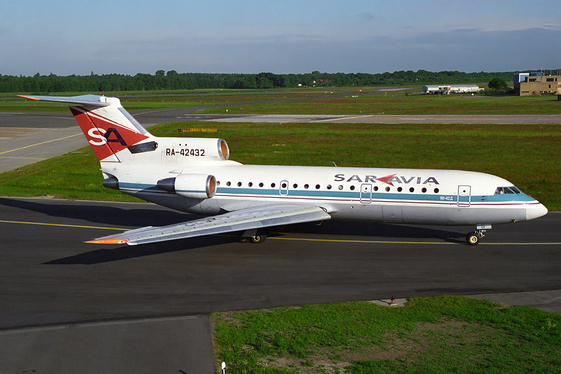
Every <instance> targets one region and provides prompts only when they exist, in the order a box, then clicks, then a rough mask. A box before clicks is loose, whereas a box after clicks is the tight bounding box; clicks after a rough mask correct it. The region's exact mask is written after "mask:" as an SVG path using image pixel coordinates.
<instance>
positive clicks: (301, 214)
mask: <svg viewBox="0 0 561 374" xmlns="http://www.w3.org/2000/svg"><path fill="white" fill-rule="evenodd" d="M330 218H331V216H330V215H329V214H328V213H327V212H325V211H324V210H323V209H322V208H320V207H318V206H305V207H303V206H295V205H291V206H264V207H258V208H251V209H242V210H237V211H234V212H229V213H225V214H222V215H219V216H212V217H206V218H202V219H197V220H194V221H188V222H183V223H179V224H173V225H168V226H162V227H152V226H150V227H144V228H140V229H136V230H131V231H126V232H123V233H121V234H117V235H110V236H104V237H102V238H97V239H95V240H92V241H88V242H87V243H95V244H125V243H126V244H129V245H136V244H147V243H155V242H161V241H166V240H175V239H185V238H192V237H196V236H203V235H213V234H221V233H225V232H235V231H244V230H251V229H259V228H264V227H273V226H280V225H287V224H294V223H304V222H315V221H323V220H327V219H330Z"/></svg>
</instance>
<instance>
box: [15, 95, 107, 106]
mask: <svg viewBox="0 0 561 374" xmlns="http://www.w3.org/2000/svg"><path fill="white" fill-rule="evenodd" d="M18 96H19V97H22V98H24V99H29V100H35V101H53V102H56V103H69V104H78V105H86V106H90V107H104V106H108V105H110V103H109V102H107V100H106V98H105V96H98V95H81V96H25V95H18Z"/></svg>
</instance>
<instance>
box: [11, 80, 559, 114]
mask: <svg viewBox="0 0 561 374" xmlns="http://www.w3.org/2000/svg"><path fill="white" fill-rule="evenodd" d="M380 89H383V88H333V89H329V90H325V89H316V88H300V89H290V90H270V91H256V90H247V91H246V90H193V91H170V92H165V93H162V92H126V93H124V92H116V93H107V95H108V96H111V95H114V96H117V97H119V98H120V99H121V101H122V103H123V105H124V106H125V107H126V108H127V109H128V110H146V109H157V108H173V107H186V106H213V105H220V106H223V105H227V106H228V108H224V107H218V108H211V107H209V108H206V109H204V110H203V111H202V113H224V112H225V111H226V109H228V111H229V113H238V112H239V113H246V114H253V113H261V114H372V113H384V114H560V113H561V103H560V102H559V101H557V97H556V96H554V95H548V96H535V97H534V96H529V97H520V96H513V95H509V96H486V95H475V96H471V95H413V94H412V93H418V92H419V91H420V88H408V87H403V89H402V90H399V91H380ZM74 94H77V93H74ZM59 95H60V96H62V95H73V93H70V94H68V93H53V94H52V96H59ZM14 97H15V94H10V96H9V97H6V98H0V111H4V112H66V111H67V110H68V109H67V107H68V106H67V105H65V104H57V103H47V102H34V101H28V100H23V99H16V98H14Z"/></svg>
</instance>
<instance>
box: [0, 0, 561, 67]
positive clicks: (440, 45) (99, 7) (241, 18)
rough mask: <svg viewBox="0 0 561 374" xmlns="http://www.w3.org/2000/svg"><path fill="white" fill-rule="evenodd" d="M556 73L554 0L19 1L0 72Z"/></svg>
mask: <svg viewBox="0 0 561 374" xmlns="http://www.w3.org/2000/svg"><path fill="white" fill-rule="evenodd" d="M421 69H423V70H428V71H444V70H457V71H463V72H479V71H486V72H498V71H518V70H529V69H531V70H540V69H561V2H559V0H532V1H530V0H526V1H522V0H392V1H388V0H383V1H380V0H321V1H320V0H284V1H274V0H269V1H264V0H238V1H228V0H204V1H200V0H199V1H192V0H184V1H181V0H158V1H155V0H150V1H147V0H134V1H132V0H124V1H122V0H96V1H92V0H88V1H84V0H72V1H69V0H49V1H40V0H17V1H5V2H4V4H3V5H2V12H1V13H0V74H1V75H24V76H31V75H35V74H37V73H39V74H41V75H48V74H51V73H53V74H56V75H63V76H65V75H72V74H76V75H89V74H91V72H94V73H95V74H112V73H117V74H129V75H135V74H137V73H148V74H154V73H155V72H156V71H157V70H164V71H169V70H175V71H177V72H179V73H187V72H193V73H260V72H272V73H276V74H287V73H309V72H312V71H320V72H328V73H337V72H343V73H383V72H394V71H399V70H413V71H417V70H421Z"/></svg>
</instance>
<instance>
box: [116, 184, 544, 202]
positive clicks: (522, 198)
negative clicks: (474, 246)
mask: <svg viewBox="0 0 561 374" xmlns="http://www.w3.org/2000/svg"><path fill="white" fill-rule="evenodd" d="M119 187H120V189H122V190H128V191H131V192H132V191H136V192H148V193H158V194H160V193H167V192H165V191H162V190H160V189H159V188H158V187H156V186H155V185H153V184H145V183H119ZM192 192H196V193H203V192H206V191H192ZM285 192H288V194H284V193H285ZM216 195H217V196H220V195H228V196H231V197H254V198H259V197H282V198H316V199H334V200H337V199H343V200H351V199H353V200H359V199H360V195H361V194H360V191H338V190H331V191H325V190H283V194H281V192H280V190H278V189H266V188H235V187H218V188H217V190H216ZM457 198H458V196H457V195H442V194H429V193H427V194H412V193H408V192H402V193H380V192H373V193H372V197H371V198H370V196H369V194H364V195H363V200H364V201H370V200H372V201H377V200H393V201H397V202H403V203H407V202H435V203H436V202H440V203H456V202H457ZM468 201H470V202H471V203H472V204H479V203H521V202H532V201H535V200H534V199H533V198H532V197H530V196H528V195H526V194H519V195H510V194H508V195H489V196H471V200H468V199H467V197H465V200H464V199H462V200H461V202H464V203H467V202H468Z"/></svg>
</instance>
